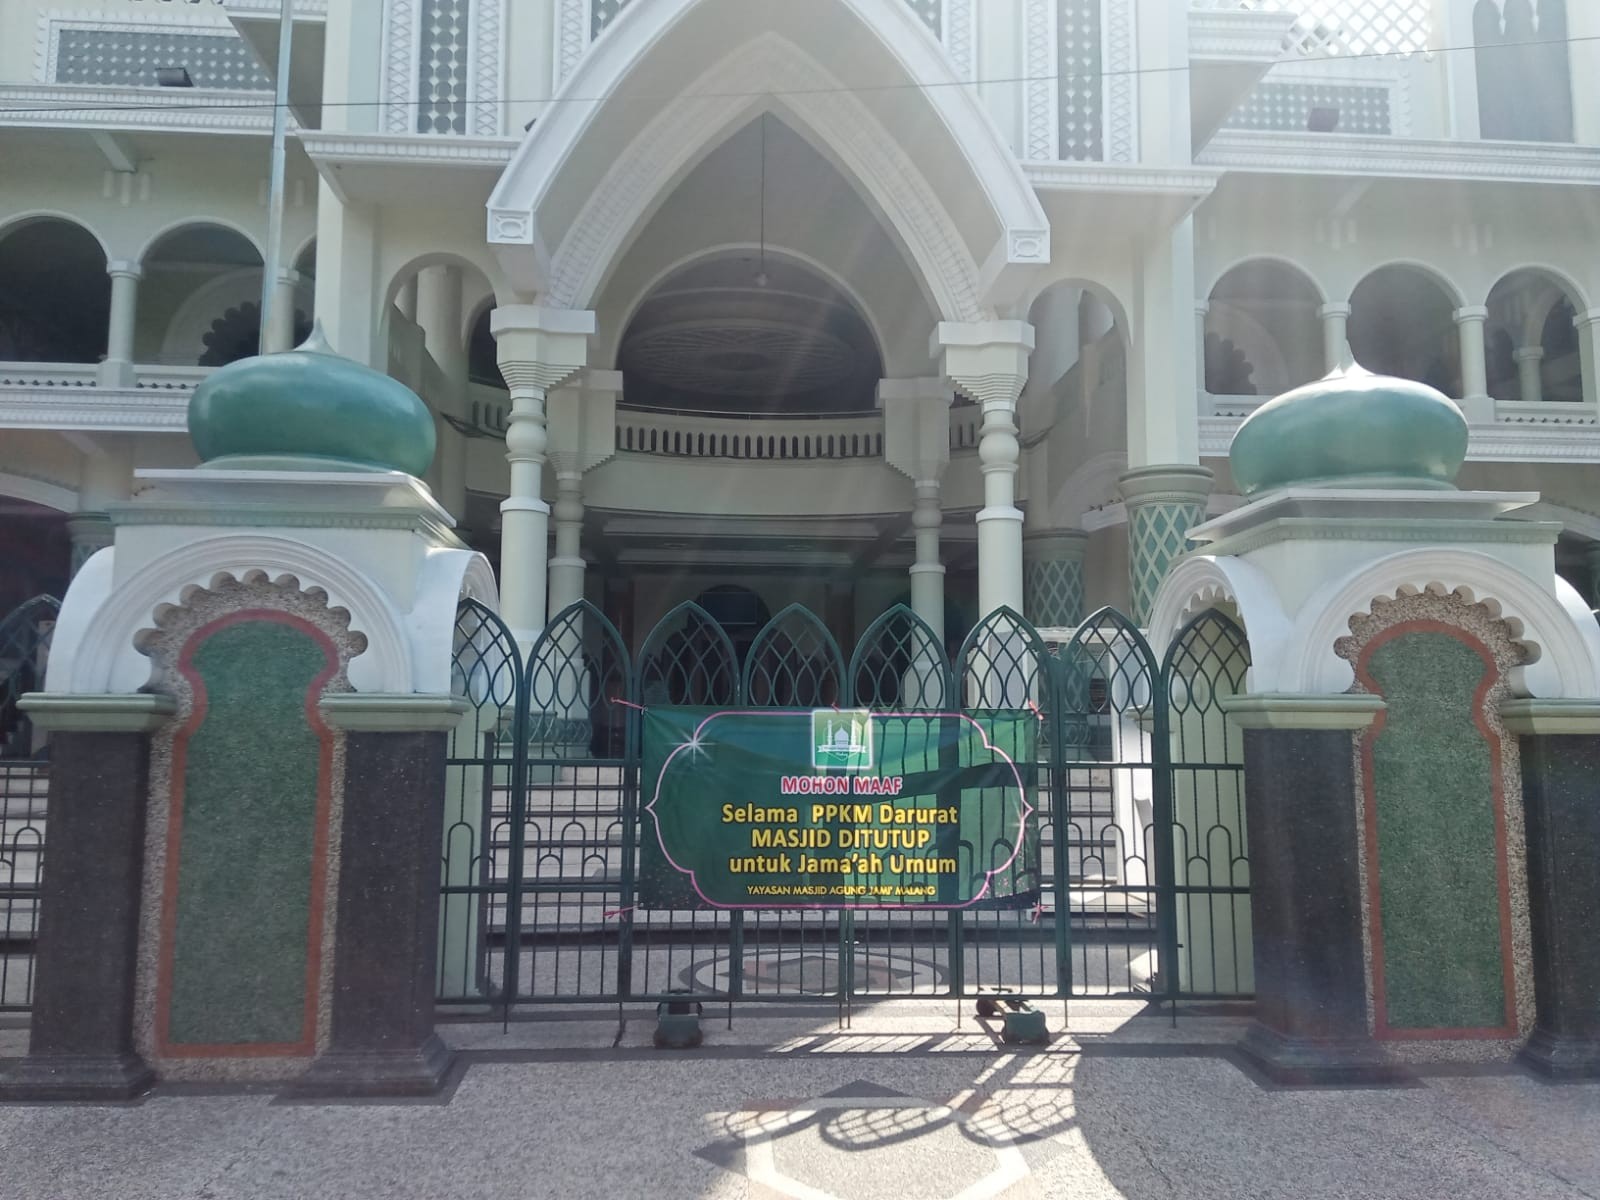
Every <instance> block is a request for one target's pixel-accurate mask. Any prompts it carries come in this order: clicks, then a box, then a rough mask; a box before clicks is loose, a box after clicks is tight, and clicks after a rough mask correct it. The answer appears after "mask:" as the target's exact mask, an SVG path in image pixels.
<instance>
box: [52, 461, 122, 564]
mask: <svg viewBox="0 0 1600 1200" xmlns="http://www.w3.org/2000/svg"><path fill="white" fill-rule="evenodd" d="M132 492H133V460H132V447H131V446H130V445H129V443H128V441H127V440H126V439H125V438H124V437H122V436H120V435H118V434H114V433H111V434H95V435H93V436H92V440H90V441H88V442H85V443H84V457H83V466H82V468H81V469H80V472H79V475H78V511H77V512H76V513H75V514H73V516H72V517H71V519H69V520H68V522H67V532H68V534H69V535H70V536H71V538H72V574H74V575H76V574H77V573H78V570H79V568H81V567H82V566H83V564H84V563H86V562H88V561H89V559H90V558H91V557H93V555H94V553H95V552H96V551H97V550H103V549H105V548H106V547H107V546H109V545H111V538H112V529H111V518H110V517H108V516H107V515H106V507H107V505H110V504H116V503H120V502H122V501H125V500H127V499H128V497H129V496H130V495H132Z"/></svg>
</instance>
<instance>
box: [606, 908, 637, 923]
mask: <svg viewBox="0 0 1600 1200" xmlns="http://www.w3.org/2000/svg"><path fill="white" fill-rule="evenodd" d="M634 907H635V906H634V905H632V904H630V905H628V907H627V908H613V909H612V910H611V911H609V912H603V913H601V914H600V919H601V920H602V921H609V920H611V918H612V917H620V916H622V915H623V914H624V913H631V912H632V911H633V910H634Z"/></svg>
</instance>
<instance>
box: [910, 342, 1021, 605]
mask: <svg viewBox="0 0 1600 1200" xmlns="http://www.w3.org/2000/svg"><path fill="white" fill-rule="evenodd" d="M1033 344H1034V337H1033V326H1031V325H1029V324H1027V323H1026V322H1024V321H985V322H974V323H971V324H955V323H950V322H946V323H943V324H941V325H940V326H939V327H938V329H937V330H935V331H934V336H933V346H932V352H933V354H934V355H935V356H936V357H937V358H939V360H940V362H941V364H942V366H943V369H944V374H945V377H946V378H948V379H949V380H950V381H951V382H953V383H954V384H955V385H956V387H957V388H958V389H959V390H960V391H961V392H962V393H963V394H964V395H967V396H970V397H971V398H972V399H973V400H975V401H977V402H978V404H979V405H981V406H982V410H983V425H982V427H981V428H980V430H979V432H978V461H979V462H980V464H981V467H980V470H982V472H983V500H984V505H983V508H982V510H981V511H980V512H979V513H978V609H979V612H978V617H979V619H980V620H981V619H983V618H984V617H987V616H988V615H989V614H990V613H992V612H994V611H995V609H997V608H1010V609H1012V610H1013V611H1015V612H1018V613H1020V612H1022V608H1023V595H1022V510H1021V509H1020V508H1018V507H1017V503H1016V501H1017V470H1018V463H1019V460H1020V458H1021V453H1022V449H1021V446H1020V445H1019V443H1018V442H1017V419H1016V414H1017V398H1018V397H1019V396H1020V395H1022V388H1023V386H1024V385H1025V384H1026V383H1027V382H1028V356H1029V355H1030V354H1032V353H1033Z"/></svg>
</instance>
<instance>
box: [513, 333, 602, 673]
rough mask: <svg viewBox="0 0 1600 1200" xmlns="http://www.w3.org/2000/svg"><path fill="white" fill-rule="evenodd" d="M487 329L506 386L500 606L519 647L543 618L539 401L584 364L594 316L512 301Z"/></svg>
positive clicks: (533, 636) (545, 532) (542, 421)
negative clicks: (507, 480)
mask: <svg viewBox="0 0 1600 1200" xmlns="http://www.w3.org/2000/svg"><path fill="white" fill-rule="evenodd" d="M489 328H490V330H491V331H492V332H493V333H494V336H495V342H496V346H497V349H498V354H497V357H498V358H499V362H500V372H501V374H502V375H504V376H505V380H506V386H507V388H509V389H510V392H511V414H510V419H509V423H508V427H507V429H506V462H507V463H509V464H510V467H511V486H510V489H509V491H510V494H509V495H508V496H507V497H506V498H505V500H504V501H502V502H501V505H500V514H501V517H500V611H501V615H502V616H503V617H504V618H505V621H506V624H507V625H509V626H510V627H511V633H512V636H513V637H515V638H516V639H517V644H518V645H519V646H521V647H522V650H523V652H524V653H526V652H527V651H528V650H529V649H530V648H531V647H532V645H533V643H534V642H535V641H537V640H538V637H539V632H540V630H542V629H543V628H544V622H545V584H546V572H547V570H548V558H549V536H550V531H549V525H550V506H549V505H548V504H546V503H545V501H544V497H543V491H544V464H545V461H546V453H545V451H546V448H547V446H548V436H547V433H546V413H545V402H546V400H547V398H548V397H549V394H550V391H551V389H553V388H555V387H558V386H559V385H561V384H563V383H565V382H566V381H567V380H569V379H571V378H572V377H573V376H574V375H576V374H577V373H578V372H579V371H581V370H582V369H583V368H584V365H585V363H586V362H587V360H588V353H589V338H590V337H591V336H592V335H593V334H594V330H595V317H594V314H593V313H592V312H580V311H574V310H570V309H546V308H537V307H535V306H533V305H522V304H519V305H510V306H506V307H502V308H497V309H495V310H494V314H493V315H492V316H491V318H490V323H489Z"/></svg>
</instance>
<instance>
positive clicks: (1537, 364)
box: [1511, 346, 1544, 404]
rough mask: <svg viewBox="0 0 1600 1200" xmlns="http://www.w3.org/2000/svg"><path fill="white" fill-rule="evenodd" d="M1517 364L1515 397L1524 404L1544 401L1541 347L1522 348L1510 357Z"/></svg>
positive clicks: (1542, 352) (1542, 353)
mask: <svg viewBox="0 0 1600 1200" xmlns="http://www.w3.org/2000/svg"><path fill="white" fill-rule="evenodd" d="M1511 358H1512V360H1513V361H1514V362H1515V363H1516V364H1517V396H1518V399H1520V400H1522V401H1523V402H1524V403H1526V404H1537V403H1538V402H1539V401H1541V400H1543V399H1544V374H1543V370H1542V366H1541V364H1543V362H1544V347H1543V346H1523V347H1522V348H1521V349H1519V350H1516V351H1514V352H1513V353H1512V355H1511Z"/></svg>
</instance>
